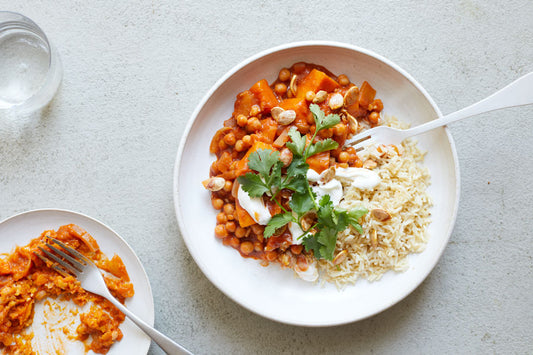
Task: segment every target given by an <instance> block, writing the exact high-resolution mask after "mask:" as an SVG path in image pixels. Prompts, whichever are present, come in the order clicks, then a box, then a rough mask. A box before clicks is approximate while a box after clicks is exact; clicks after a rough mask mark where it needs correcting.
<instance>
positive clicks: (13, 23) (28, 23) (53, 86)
mask: <svg viewBox="0 0 533 355" xmlns="http://www.w3.org/2000/svg"><path fill="white" fill-rule="evenodd" d="M6 24H7V25H6ZM15 29H19V30H26V31H29V32H31V33H32V34H33V35H35V36H37V37H39V39H40V40H41V41H42V42H43V44H44V46H45V47H46V49H47V52H48V66H47V68H48V70H47V74H46V77H45V79H44V81H43V82H42V85H41V87H40V89H38V90H37V91H36V92H34V93H33V95H32V96H30V97H29V98H28V99H27V100H26V101H24V102H22V103H20V104H15V105H14V106H10V107H5V108H4V107H2V108H0V116H3V115H5V114H6V113H17V114H24V113H29V112H33V111H35V110H37V109H40V108H42V107H44V106H45V105H47V104H48V103H49V102H50V101H51V100H52V99H53V97H54V96H55V93H56V92H57V89H58V88H59V85H60V84H61V81H62V77H63V69H62V65H61V59H60V57H59V53H58V52H57V50H56V47H55V46H54V45H53V44H52V43H51V42H50V41H49V39H48V36H47V35H46V34H45V32H44V31H43V30H42V28H41V27H40V26H39V25H38V24H37V23H35V21H33V20H32V19H30V18H28V17H27V16H25V15H23V14H20V13H18V12H14V11H0V32H2V31H3V30H7V31H10V30H15Z"/></svg>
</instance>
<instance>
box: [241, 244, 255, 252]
mask: <svg viewBox="0 0 533 355" xmlns="http://www.w3.org/2000/svg"><path fill="white" fill-rule="evenodd" d="M252 251H254V245H253V244H252V242H248V241H246V242H242V243H241V252H242V253H243V254H246V255H248V254H250V253H251V252H252Z"/></svg>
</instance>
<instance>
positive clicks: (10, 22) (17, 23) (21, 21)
mask: <svg viewBox="0 0 533 355" xmlns="http://www.w3.org/2000/svg"><path fill="white" fill-rule="evenodd" d="M2 15H6V18H3V16H2ZM6 25H7V26H6ZM11 29H25V30H28V31H30V32H33V33H34V34H35V35H37V36H39V37H42V38H41V39H42V40H44V42H45V44H46V47H47V49H48V68H50V67H51V66H52V56H53V53H52V45H51V44H50V41H49V40H48V36H47V35H46V33H44V31H43V29H42V28H41V27H39V25H38V24H37V23H35V21H33V20H32V19H30V18H29V17H27V16H24V15H23V14H21V13H19V12H15V11H3V10H2V11H0V32H2V31H4V30H11Z"/></svg>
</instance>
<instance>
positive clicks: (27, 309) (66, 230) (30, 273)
mask: <svg viewBox="0 0 533 355" xmlns="http://www.w3.org/2000/svg"><path fill="white" fill-rule="evenodd" d="M48 237H51V238H55V239H57V240H59V241H61V242H63V243H65V244H66V245H68V246H69V247H71V248H73V249H75V250H77V251H78V252H80V253H82V254H83V255H85V256H86V257H87V258H89V259H91V260H92V261H93V262H94V263H95V264H96V266H98V267H99V268H100V269H101V270H103V271H105V273H104V280H105V283H106V285H107V287H108V288H109V290H110V291H111V293H112V294H113V296H115V298H117V299H118V300H119V301H120V302H122V303H124V301H125V300H126V298H129V297H132V296H133V295H134V289H133V285H132V283H131V282H130V278H129V276H128V272H127V270H126V267H125V265H124V263H123V262H122V260H121V258H120V257H119V256H118V255H114V256H113V257H112V258H111V259H109V258H108V257H107V256H106V255H105V254H104V253H103V252H102V251H101V250H100V248H99V246H98V244H97V242H96V241H95V240H94V238H93V237H92V236H91V235H90V234H89V233H87V232H86V231H85V230H83V229H82V228H80V227H79V226H77V225H74V224H69V225H64V226H61V227H60V228H59V229H58V230H57V231H54V230H47V231H44V232H43V233H42V234H41V235H40V236H39V237H38V238H35V239H33V240H31V242H30V243H29V244H28V245H25V246H17V247H15V249H14V250H13V251H12V252H11V253H9V254H3V255H2V257H1V258H0V350H2V351H3V352H5V353H8V354H16V353H31V352H32V348H31V338H32V337H33V336H34V334H32V333H29V334H28V333H26V332H25V330H27V328H28V327H29V326H31V324H32V322H33V315H34V307H35V303H36V302H38V301H40V300H43V299H45V298H59V299H62V300H69V301H72V302H74V303H75V304H76V305H78V306H80V307H81V306H84V305H87V304H88V305H90V309H89V311H88V312H84V313H79V319H80V322H81V323H80V325H79V326H78V327H77V329H76V335H75V336H74V337H73V338H74V339H76V340H80V341H83V342H84V343H85V348H86V351H89V350H92V351H94V352H95V353H99V354H105V353H107V352H108V351H109V349H110V347H111V346H112V345H113V343H115V342H117V341H120V340H121V339H122V336H123V334H122V331H121V330H120V324H121V323H122V322H123V321H124V319H125V316H124V314H122V312H120V311H119V310H118V309H117V308H116V307H115V306H113V305H112V304H111V303H110V302H109V301H107V300H106V299H104V298H103V297H100V296H97V295H94V294H92V293H89V292H87V291H85V290H84V289H83V288H82V287H81V286H80V283H79V281H78V280H76V278H75V277H73V276H70V275H62V274H59V273H58V272H56V271H55V270H54V269H52V268H50V267H48V266H47V265H45V263H44V262H43V261H42V260H41V259H40V258H39V257H37V256H36V255H35V253H40V251H39V249H38V247H42V248H45V249H47V250H49V249H48V248H47V247H46V245H45V242H46V239H47V238H48ZM73 316H74V315H73Z"/></svg>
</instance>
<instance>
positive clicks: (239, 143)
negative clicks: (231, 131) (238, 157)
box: [235, 139, 244, 152]
mask: <svg viewBox="0 0 533 355" xmlns="http://www.w3.org/2000/svg"><path fill="white" fill-rule="evenodd" d="M235 150H236V151H238V152H242V151H243V150H244V143H243V141H242V140H240V139H239V140H238V141H237V142H235Z"/></svg>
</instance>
